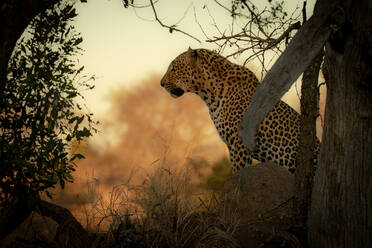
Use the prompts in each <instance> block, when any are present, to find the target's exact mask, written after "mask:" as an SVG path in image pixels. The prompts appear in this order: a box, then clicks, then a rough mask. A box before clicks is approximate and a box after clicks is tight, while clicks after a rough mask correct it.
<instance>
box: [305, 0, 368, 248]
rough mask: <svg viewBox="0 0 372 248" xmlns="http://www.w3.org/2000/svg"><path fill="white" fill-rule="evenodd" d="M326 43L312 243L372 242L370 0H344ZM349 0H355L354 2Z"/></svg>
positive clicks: (311, 219)
mask: <svg viewBox="0 0 372 248" xmlns="http://www.w3.org/2000/svg"><path fill="white" fill-rule="evenodd" d="M346 2H348V3H347V4H346V3H344V5H347V6H342V7H343V8H344V10H345V15H346V19H347V24H346V25H344V26H343V27H341V29H340V30H338V32H336V33H335V34H334V35H333V36H332V37H331V38H330V41H329V42H328V43H327V45H326V53H325V66H326V82H327V104H326V112H325V128H324V132H323V139H322V147H321V154H320V163H319V165H318V167H317V171H316V176H315V181H314V188H313V193H312V204H311V210H310V217H309V242H310V247H314V248H315V247H316V248H321V247H337V248H339V247H372V70H371V66H372V15H371V11H372V1H371V0H359V1H346ZM350 2H351V3H350Z"/></svg>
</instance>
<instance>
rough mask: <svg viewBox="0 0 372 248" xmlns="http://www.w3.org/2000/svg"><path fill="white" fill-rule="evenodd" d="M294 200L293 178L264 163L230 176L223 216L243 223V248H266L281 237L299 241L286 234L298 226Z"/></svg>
mask: <svg viewBox="0 0 372 248" xmlns="http://www.w3.org/2000/svg"><path fill="white" fill-rule="evenodd" d="M293 196H294V176H293V174H291V173H289V172H288V170H287V169H285V168H283V167H280V166H278V165H275V164H272V163H261V164H258V165H255V166H250V167H246V168H244V169H242V170H240V171H239V173H237V174H235V175H232V176H230V178H229V179H228V180H227V182H226V184H225V186H224V188H223V190H222V195H221V206H220V208H221V210H220V212H221V213H224V215H229V214H230V215H231V216H235V217H234V218H238V219H239V228H238V230H237V232H236V236H237V239H238V240H240V243H241V246H242V247H258V246H261V247H262V245H264V244H265V243H268V242H271V241H272V240H273V239H278V237H279V239H280V238H283V239H284V240H291V239H295V237H294V236H293V235H291V234H289V233H287V232H286V230H287V229H288V228H289V227H291V226H292V225H293V224H294V218H293V212H292V202H293V201H292V200H293ZM292 236H293V237H292ZM288 242H290V241H288ZM293 242H295V240H294V241H293ZM263 247H265V246H263ZM288 247H291V246H288Z"/></svg>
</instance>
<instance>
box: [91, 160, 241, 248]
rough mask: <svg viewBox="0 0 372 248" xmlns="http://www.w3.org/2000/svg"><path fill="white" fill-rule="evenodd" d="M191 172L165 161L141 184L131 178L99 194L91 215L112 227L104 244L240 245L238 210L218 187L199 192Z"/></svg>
mask: <svg viewBox="0 0 372 248" xmlns="http://www.w3.org/2000/svg"><path fill="white" fill-rule="evenodd" d="M190 177H191V173H190V171H187V170H185V169H178V170H177V169H172V168H169V167H164V166H160V167H158V168H156V169H155V170H154V172H153V173H150V174H148V175H147V176H146V178H145V180H144V181H143V182H142V184H140V185H131V183H130V180H128V182H127V183H125V184H122V185H119V186H116V187H114V188H113V190H112V191H111V193H110V197H109V198H108V199H106V200H105V199H104V198H103V197H102V196H99V197H97V200H96V201H94V202H92V207H91V211H90V212H88V211H87V212H86V213H87V215H90V217H87V218H86V219H90V220H91V221H90V223H92V222H93V221H94V222H95V223H96V231H101V230H102V229H106V230H105V231H107V234H106V235H105V239H104V247H133V248H136V247H154V248H156V247H175V248H178V247H179V248H182V247H227V248H229V247H234V248H235V247H239V244H238V242H237V241H236V239H235V238H234V232H235V231H236V230H237V228H238V226H239V219H238V217H237V216H236V212H235V211H234V209H231V208H229V207H228V206H225V207H221V204H220V202H219V197H217V196H216V194H215V193H213V192H205V193H197V194H196V193H194V191H193V189H194V188H195V185H192V184H191V183H190ZM87 223H88V222H87ZM105 227H106V228H105ZM90 228H91V229H92V226H90Z"/></svg>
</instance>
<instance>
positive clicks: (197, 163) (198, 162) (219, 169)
mask: <svg viewBox="0 0 372 248" xmlns="http://www.w3.org/2000/svg"><path fill="white" fill-rule="evenodd" d="M186 167H191V168H192V169H193V172H194V173H196V175H197V177H198V179H199V180H198V181H199V183H198V185H197V186H198V187H199V188H201V189H206V190H210V191H212V192H216V191H219V190H221V189H222V187H223V186H224V184H225V182H226V180H227V178H228V176H229V175H230V168H231V167H230V161H229V159H228V157H226V156H224V157H222V158H220V159H219V160H217V161H216V162H214V163H213V164H210V163H209V162H208V161H207V160H205V159H203V158H189V159H188V161H187V164H186ZM205 168H211V169H212V171H210V172H208V173H202V171H204V169H205Z"/></svg>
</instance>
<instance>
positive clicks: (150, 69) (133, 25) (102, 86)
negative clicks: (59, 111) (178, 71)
mask: <svg viewBox="0 0 372 248" xmlns="http://www.w3.org/2000/svg"><path fill="white" fill-rule="evenodd" d="M141 2H142V3H146V2H148V1H145V0H142V1H139V0H137V1H135V3H138V4H140V3H141ZM221 2H230V0H228V1H223V0H221ZM258 2H260V1H258ZM288 2H289V1H287V5H288V7H289V8H294V7H295V6H297V5H300V6H301V5H302V1H295V0H293V1H290V2H289V3H288ZM312 6H313V4H311V3H310V4H308V11H309V12H311V10H312V8H313V7H312ZM194 9H195V10H196V11H194ZM77 10H78V17H77V19H76V21H75V22H74V24H73V25H74V26H75V27H76V28H77V30H78V31H79V32H81V34H82V37H83V39H84V41H83V45H82V47H83V49H84V50H85V52H84V54H83V55H82V57H81V58H80V63H81V64H82V65H84V66H85V69H86V70H85V72H86V73H87V74H88V75H95V76H96V78H97V79H96V81H95V85H96V87H95V89H94V90H92V91H87V92H84V95H85V98H86V101H87V102H86V104H87V106H88V108H89V110H90V111H91V112H93V113H95V114H96V116H98V118H99V117H100V116H104V115H106V114H107V111H108V110H109V101H108V100H109V99H108V97H109V95H110V94H109V93H110V92H112V91H115V90H117V89H118V88H120V87H123V86H126V87H131V86H132V85H133V84H135V83H136V82H139V81H141V80H142V79H144V78H146V77H147V76H148V75H149V74H151V73H157V74H164V73H165V72H166V69H167V67H168V65H169V63H170V62H171V61H172V60H173V59H174V58H175V57H176V56H177V55H179V54H180V53H182V52H184V51H186V50H187V49H188V47H191V48H208V49H213V48H215V47H214V46H213V44H210V43H207V42H204V40H205V36H204V35H203V33H202V31H201V29H200V28H199V25H198V24H197V22H196V20H198V22H199V23H200V25H201V26H202V27H203V29H204V31H205V32H206V33H207V34H208V35H209V36H211V37H212V36H213V35H214V34H216V29H215V28H214V26H213V21H215V22H216V23H217V24H218V26H219V27H220V28H221V29H222V30H223V29H227V28H228V27H229V25H230V23H231V17H230V16H229V13H228V12H227V11H226V10H224V9H223V8H221V7H219V6H218V5H217V4H216V2H214V1H212V0H198V1H195V0H194V1H191V0H160V1H158V3H157V4H156V10H157V14H158V16H159V18H160V19H161V20H162V21H163V22H164V23H165V24H168V25H171V24H175V23H178V25H177V27H179V28H180V29H182V30H184V31H186V32H188V33H190V34H191V35H194V36H195V37H197V38H199V39H200V40H202V41H203V42H202V43H199V42H197V41H195V40H194V39H192V38H189V37H187V36H185V35H183V34H180V33H177V32H173V33H172V34H171V33H169V30H168V29H166V28H163V27H161V26H160V25H159V24H158V23H157V22H155V21H154V14H153V11H152V10H151V9H150V8H137V9H133V8H128V9H125V8H124V7H123V3H122V0H89V1H88V3H80V2H79V3H78V4H77ZM208 10H209V12H208ZM209 13H211V15H212V16H213V19H212V18H211V15H210V14H209ZM195 16H196V17H195ZM242 59H243V58H242ZM242 59H240V58H237V59H236V61H235V62H237V63H242V61H243V60H242ZM159 89H160V90H161V88H159Z"/></svg>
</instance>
